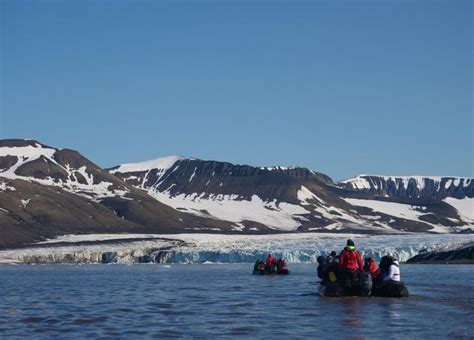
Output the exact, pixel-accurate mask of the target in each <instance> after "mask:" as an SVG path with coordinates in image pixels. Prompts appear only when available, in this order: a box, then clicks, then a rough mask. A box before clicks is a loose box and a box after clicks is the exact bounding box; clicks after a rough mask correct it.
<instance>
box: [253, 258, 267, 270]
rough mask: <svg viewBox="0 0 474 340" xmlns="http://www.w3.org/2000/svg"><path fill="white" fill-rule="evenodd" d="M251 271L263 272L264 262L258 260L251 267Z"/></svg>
mask: <svg viewBox="0 0 474 340" xmlns="http://www.w3.org/2000/svg"><path fill="white" fill-rule="evenodd" d="M253 270H255V271H263V270H265V262H263V261H262V260H261V259H258V260H257V261H256V262H255V264H254V265H253Z"/></svg>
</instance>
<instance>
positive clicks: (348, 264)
mask: <svg viewBox="0 0 474 340" xmlns="http://www.w3.org/2000/svg"><path fill="white" fill-rule="evenodd" d="M339 270H340V272H341V274H342V275H343V278H344V282H345V286H346V287H348V288H351V287H352V286H353V285H354V284H355V283H356V281H357V271H362V270H364V265H363V264H362V258H361V257H360V254H359V252H358V251H357V250H356V248H355V245H354V241H352V240H350V239H349V240H347V243H346V246H345V247H344V250H343V251H342V252H341V255H340V262H339Z"/></svg>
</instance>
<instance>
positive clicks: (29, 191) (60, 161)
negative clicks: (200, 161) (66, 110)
mask: <svg viewBox="0 0 474 340" xmlns="http://www.w3.org/2000/svg"><path fill="white" fill-rule="evenodd" d="M187 228H189V229H190V230H191V231H192V230H194V229H199V230H207V229H217V230H223V231H226V230H228V229H230V227H228V226H227V225H225V224H224V223H221V222H220V221H215V220H208V219H203V218H196V217H195V216H190V215H188V214H184V213H181V212H179V211H176V210H175V209H172V208H170V207H169V206H167V205H165V204H162V203H160V202H159V201H157V200H156V199H154V198H152V197H150V196H149V195H148V194H147V193H145V192H143V191H142V190H139V189H137V188H135V187H133V186H132V185H129V184H127V183H125V182H124V181H122V180H121V179H120V178H118V177H117V176H114V175H112V174H110V173H109V172H107V171H104V170H102V169H101V168H100V167H98V166H97V165H95V164H93V163H92V162H90V161H89V160H88V159H86V158H85V157H83V156H82V155H81V154H79V153H78V152H76V151H73V150H68V149H56V148H53V147H49V146H46V145H44V144H41V143H38V142H36V141H31V140H0V248H2V247H7V246H14V245H23V244H25V243H28V242H33V241H39V240H42V239H44V238H49V237H54V236H59V235H63V234H65V233H73V234H85V233H103V232H110V231H114V232H154V233H163V232H165V233H169V232H183V231H187V230H188V229H187Z"/></svg>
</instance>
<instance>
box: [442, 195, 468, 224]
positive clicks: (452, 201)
mask: <svg viewBox="0 0 474 340" xmlns="http://www.w3.org/2000/svg"><path fill="white" fill-rule="evenodd" d="M443 201H444V202H446V203H448V204H449V205H451V206H452V207H454V208H455V209H456V210H457V211H458V214H459V217H461V219H462V220H463V221H464V222H467V223H474V198H468V197H466V198H463V199H457V198H452V197H447V198H445V199H444V200H443Z"/></svg>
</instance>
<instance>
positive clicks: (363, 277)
mask: <svg viewBox="0 0 474 340" xmlns="http://www.w3.org/2000/svg"><path fill="white" fill-rule="evenodd" d="M371 291H372V275H371V274H370V273H367V272H361V274H360V292H361V294H362V295H363V296H369V295H370V292H371Z"/></svg>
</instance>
